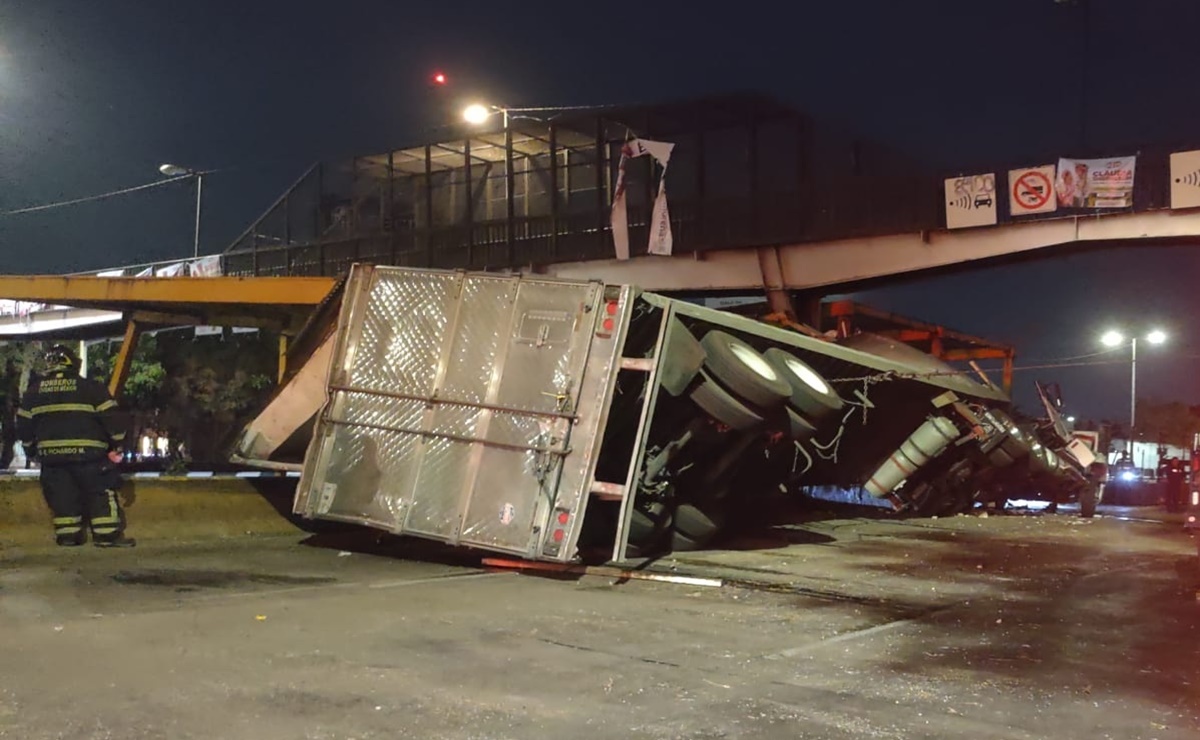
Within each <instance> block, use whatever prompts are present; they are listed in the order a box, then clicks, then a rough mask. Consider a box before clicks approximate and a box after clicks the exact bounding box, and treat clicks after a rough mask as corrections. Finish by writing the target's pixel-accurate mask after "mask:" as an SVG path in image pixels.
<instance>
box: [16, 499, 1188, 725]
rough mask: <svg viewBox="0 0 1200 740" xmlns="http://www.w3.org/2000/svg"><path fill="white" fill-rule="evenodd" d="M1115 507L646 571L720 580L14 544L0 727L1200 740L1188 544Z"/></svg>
mask: <svg viewBox="0 0 1200 740" xmlns="http://www.w3.org/2000/svg"><path fill="white" fill-rule="evenodd" d="M1107 513H1108V514H1109V516H1104V517H1102V518H1099V519H1096V520H1091V521H1085V520H1080V519H1077V518H1074V517H1072V516H1068V515H1053V516H1049V515H1048V516H1038V517H1033V516H991V517H988V518H981V517H955V518H952V519H941V520H929V519H923V520H907V521H904V522H887V521H876V520H867V519H833V518H830V519H817V520H813V521H808V522H805V523H801V524H795V525H790V526H787V527H776V528H771V529H768V530H764V531H762V532H758V533H755V534H753V535H751V536H748V537H745V538H743V539H742V540H740V541H738V542H736V543H734V544H733V546H732V547H731V548H730V549H727V550H722V551H714V552H706V553H693V554H691V555H689V556H687V557H681V558H679V559H676V560H666V561H660V562H658V563H656V564H655V565H654V568H655V569H657V570H658V571H659V572H674V573H688V574H693V575H700V576H705V577H712V578H720V579H722V580H723V581H724V582H725V584H726V585H723V586H720V587H708V586H695V585H674V584H666V583H658V582H647V581H642V580H629V579H617V580H614V579H612V578H600V577H582V578H579V577H572V578H548V577H542V576H534V575H528V574H524V575H522V574H517V573H513V572H495V571H488V570H485V569H483V568H480V567H479V565H478V563H479V561H478V557H479V556H478V555H472V554H462V553H457V554H455V553H447V552H445V551H443V550H440V549H438V548H431V547H428V546H422V545H420V544H418V543H411V542H403V541H384V542H382V543H377V542H375V537H374V536H367V537H363V536H357V535H340V536H330V535H326V536H324V538H321V537H317V538H314V537H310V536H308V535H297V536H293V537H276V538H258V539H251V538H242V539H230V540H222V541H219V542H214V541H209V542H201V543H190V544H189V543H180V542H170V543H166V542H160V543H153V542H150V543H143V546H141V547H138V548H137V549H136V550H124V551H101V550H95V549H93V548H84V549H75V550H53V549H34V550H13V549H9V550H7V551H0V738H13V739H15V740H18V739H19V740H41V739H42V738H78V739H86V738H119V739H122V740H133V739H135V738H171V739H172V740H186V739H189V738H226V739H229V740H239V739H241V738H246V739H247V740H249V739H251V738H253V739H254V740H275V739H279V740H283V739H284V738H286V739H288V740H293V739H295V738H307V739H312V740H316V739H331V740H332V739H335V738H336V739H338V740H350V739H352V738H353V739H356V740H366V739H368V738H489V739H490V738H514V739H515V738H522V739H525V738H563V739H566V738H580V739H582V738H589V739H590V738H621V739H622V740H629V739H637V738H647V739H649V738H695V739H697V740H699V739H701V738H703V739H706V740H707V739H716V738H828V739H837V738H962V737H971V738H974V739H977V740H979V739H988V738H1119V739H1121V740H1132V739H1134V738H1161V739H1163V740H1166V739H1168V738H1195V737H1197V736H1200V649H1198V640H1197V637H1198V634H1197V629H1196V625H1197V621H1198V618H1200V603H1198V602H1197V601H1196V598H1195V593H1196V585H1197V583H1196V581H1197V573H1196V562H1195V561H1196V554H1195V549H1194V546H1193V545H1192V544H1191V543H1190V541H1189V540H1188V539H1187V537H1186V536H1185V535H1184V534H1183V533H1182V531H1181V530H1180V528H1179V526H1178V525H1177V524H1163V523H1161V522H1157V521H1153V519H1154V517H1153V516H1149V515H1147V514H1146V513H1145V512H1138V511H1121V512H1117V511H1113V510H1109V511H1108V512H1107ZM1112 514H1123V515H1125V516H1124V518H1119V517H1117V516H1112ZM135 534H136V532H135Z"/></svg>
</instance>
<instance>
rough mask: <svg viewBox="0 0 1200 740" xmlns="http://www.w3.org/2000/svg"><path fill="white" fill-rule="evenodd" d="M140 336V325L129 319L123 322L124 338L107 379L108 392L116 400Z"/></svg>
mask: <svg viewBox="0 0 1200 740" xmlns="http://www.w3.org/2000/svg"><path fill="white" fill-rule="evenodd" d="M141 338H142V327H141V325H139V324H138V322H136V321H134V320H133V319H130V320H129V321H128V322H127V323H126V324H125V339H123V340H122V341H121V351H120V352H118V353H117V363H116V367H114V368H113V374H112V378H110V379H109V381H108V392H109V393H110V394H112V397H113V398H115V399H117V400H120V398H121V396H122V394H124V392H125V381H126V379H128V378H129V368H130V367H131V366H132V365H133V353H134V351H136V350H137V344H138V340H139V339H141Z"/></svg>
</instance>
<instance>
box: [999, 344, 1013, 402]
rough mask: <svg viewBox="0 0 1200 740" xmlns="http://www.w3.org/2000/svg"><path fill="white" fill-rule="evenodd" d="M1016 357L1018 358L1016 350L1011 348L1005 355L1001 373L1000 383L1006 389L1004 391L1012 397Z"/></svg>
mask: <svg viewBox="0 0 1200 740" xmlns="http://www.w3.org/2000/svg"><path fill="white" fill-rule="evenodd" d="M1015 359H1016V352H1013V351H1012V350H1011V349H1010V350H1009V351H1008V353H1007V354H1006V355H1005V356H1004V369H1003V370H1002V371H1001V375H1000V377H1001V381H1000V385H1001V387H1002V388H1003V389H1004V392H1005V393H1007V394H1008V395H1009V397H1010V398H1011V397H1012V388H1013V360H1015Z"/></svg>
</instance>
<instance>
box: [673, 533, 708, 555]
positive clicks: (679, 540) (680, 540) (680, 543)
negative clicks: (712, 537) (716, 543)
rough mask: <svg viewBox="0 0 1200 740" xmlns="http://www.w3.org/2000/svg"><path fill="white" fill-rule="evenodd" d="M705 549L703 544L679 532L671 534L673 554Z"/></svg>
mask: <svg viewBox="0 0 1200 740" xmlns="http://www.w3.org/2000/svg"><path fill="white" fill-rule="evenodd" d="M702 547H704V543H703V542H697V541H696V540H693V539H691V538H690V537H687V536H685V535H682V534H680V533H679V532H671V552H691V551H692V550H699V549H700V548H702Z"/></svg>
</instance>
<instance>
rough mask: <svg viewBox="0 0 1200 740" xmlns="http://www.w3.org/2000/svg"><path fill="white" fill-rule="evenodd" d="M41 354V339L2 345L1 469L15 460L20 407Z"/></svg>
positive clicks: (0, 354) (0, 393)
mask: <svg viewBox="0 0 1200 740" xmlns="http://www.w3.org/2000/svg"><path fill="white" fill-rule="evenodd" d="M40 357H41V343H40V342H6V343H5V344H3V345H0V373H3V381H0V469H6V468H8V466H9V465H11V464H12V461H13V457H14V455H15V452H14V448H15V446H16V444H17V408H19V407H20V405H21V396H23V395H25V389H26V387H28V385H29V375H30V372H31V371H32V370H33V369H34V366H35V365H36V364H37V362H38V361H39V359H40Z"/></svg>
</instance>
